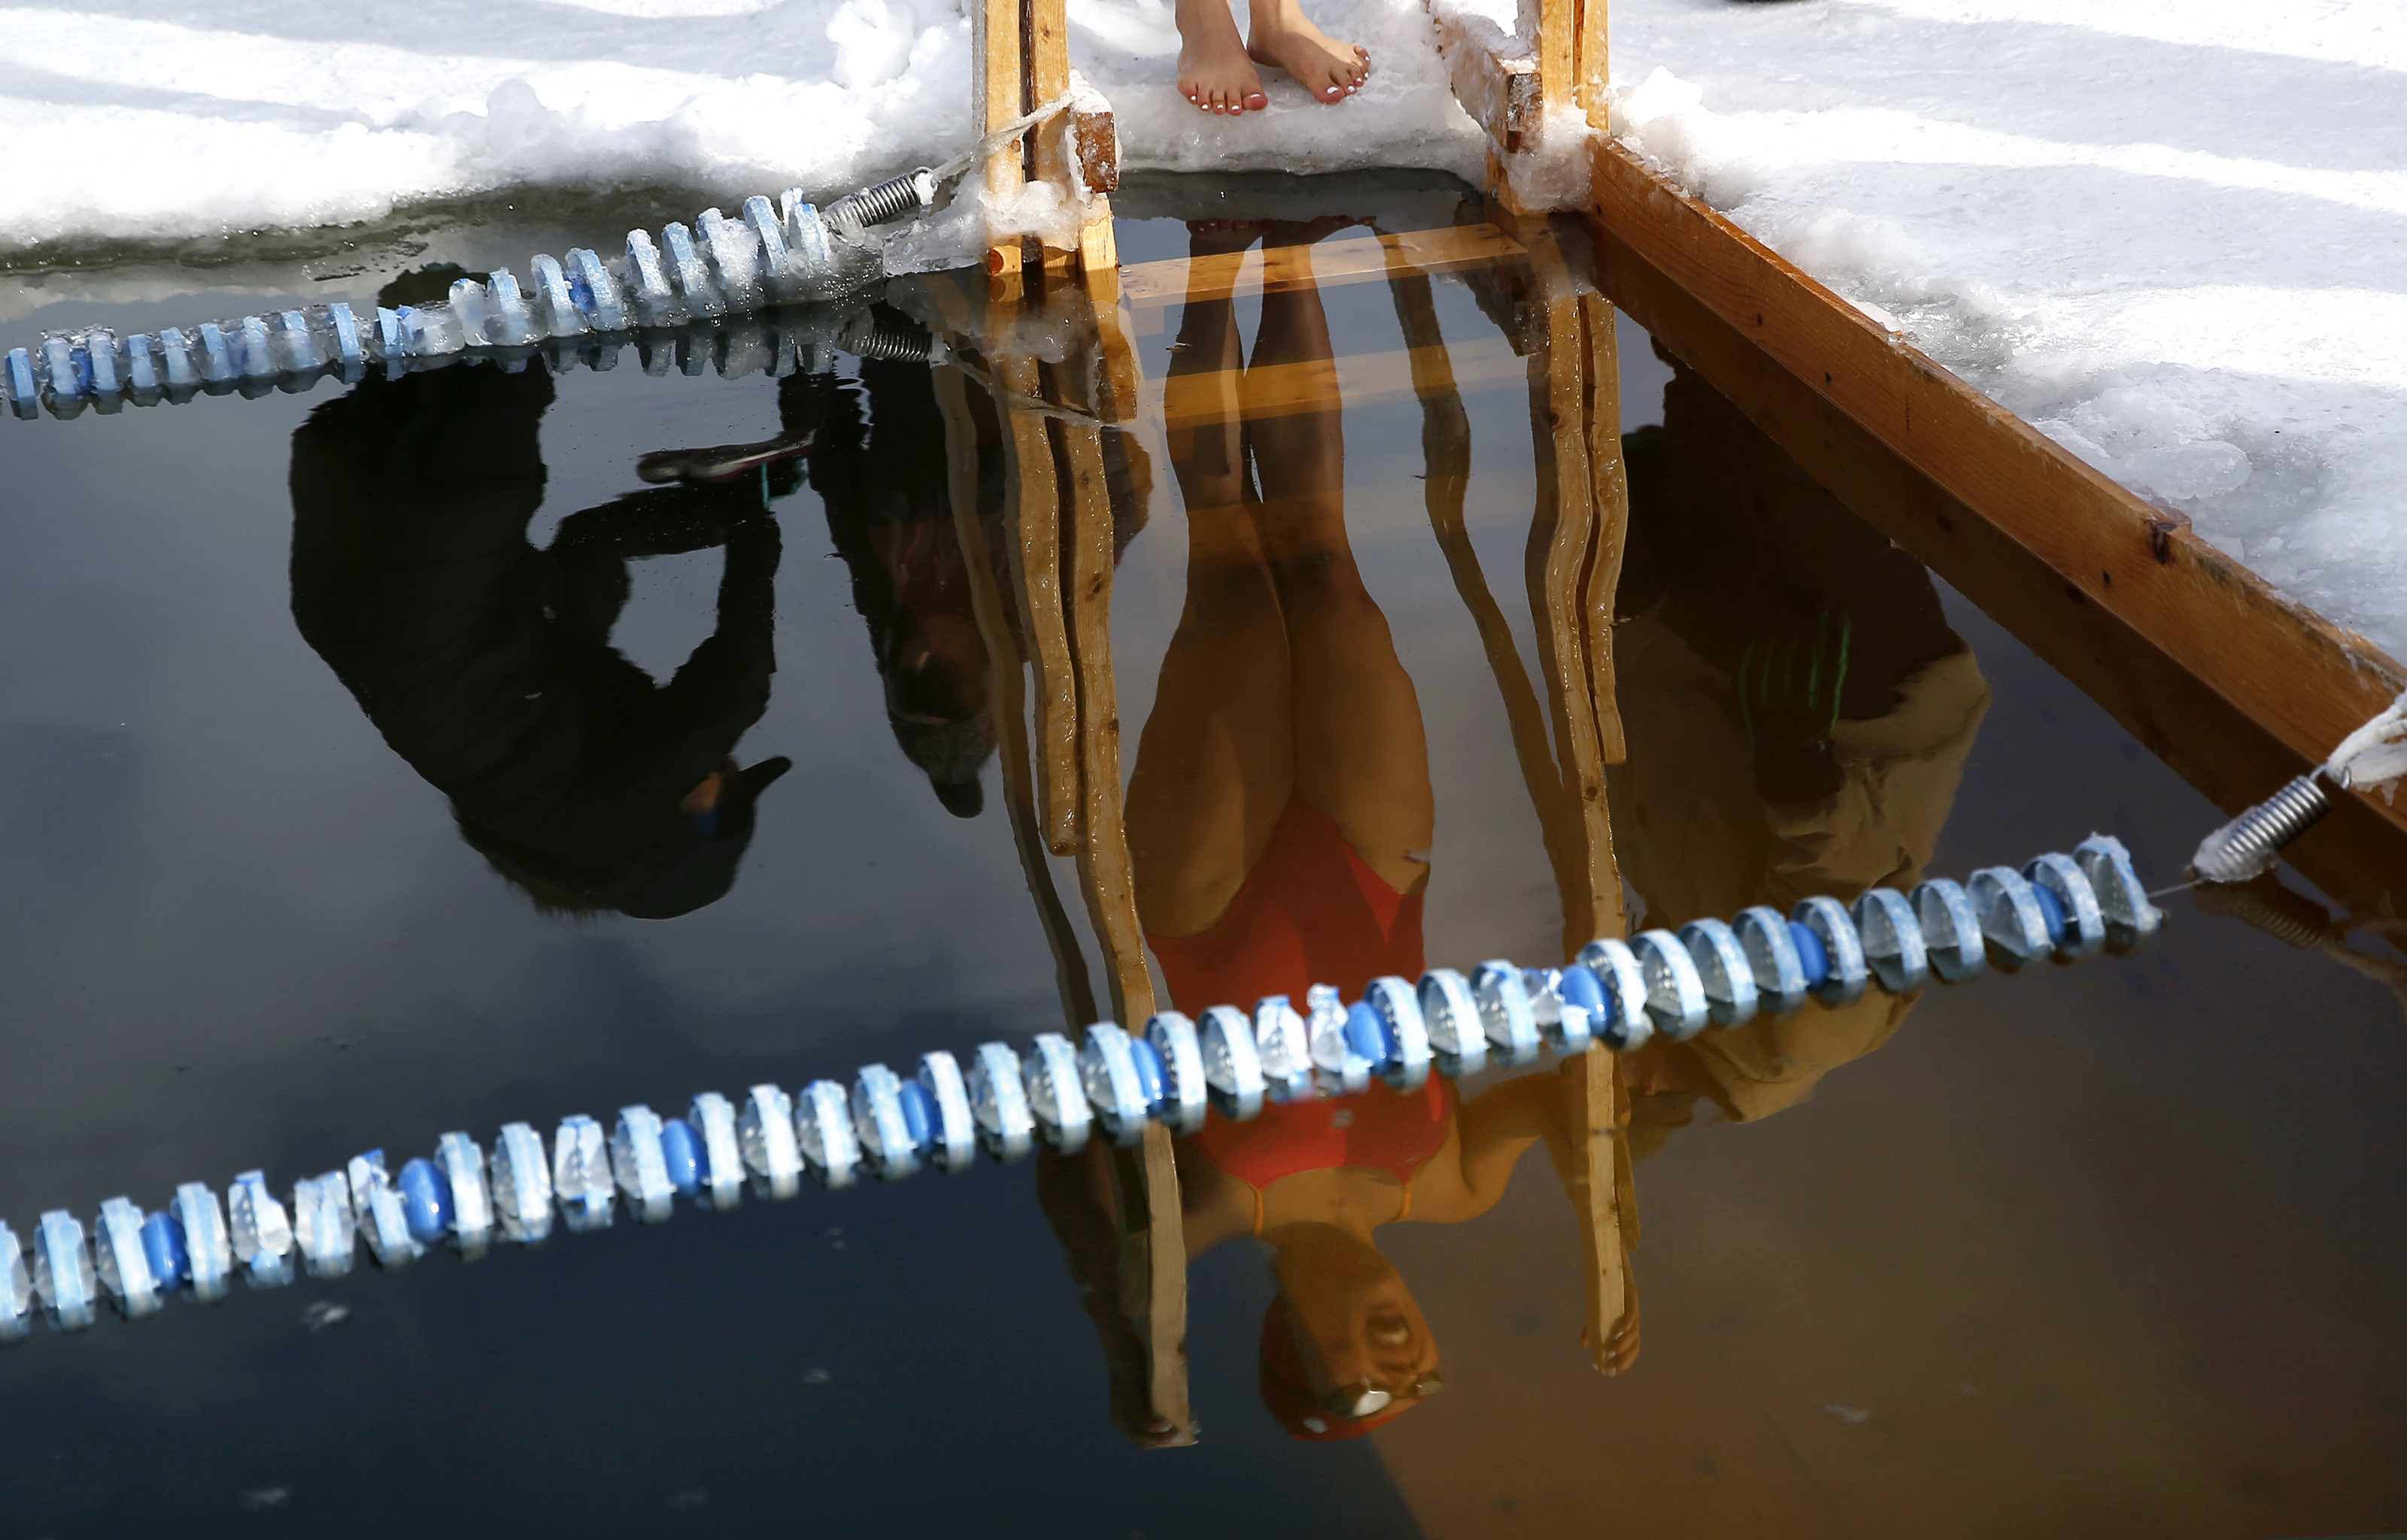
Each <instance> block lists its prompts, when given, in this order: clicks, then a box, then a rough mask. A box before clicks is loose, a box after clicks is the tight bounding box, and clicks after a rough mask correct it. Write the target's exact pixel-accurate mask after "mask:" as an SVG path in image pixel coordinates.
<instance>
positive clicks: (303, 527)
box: [292, 364, 789, 919]
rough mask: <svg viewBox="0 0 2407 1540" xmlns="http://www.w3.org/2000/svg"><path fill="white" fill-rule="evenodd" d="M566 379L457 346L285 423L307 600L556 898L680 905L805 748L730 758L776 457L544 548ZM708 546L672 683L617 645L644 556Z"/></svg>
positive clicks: (393, 718) (709, 896) (382, 708)
mask: <svg viewBox="0 0 2407 1540" xmlns="http://www.w3.org/2000/svg"><path fill="white" fill-rule="evenodd" d="M551 396H552V387H551V381H550V378H549V376H548V374H545V373H544V372H543V370H542V367H541V365H540V364H530V366H529V367H528V368H527V369H526V370H525V371H524V372H523V373H520V374H504V373H502V372H501V371H500V370H499V369H498V368H496V367H493V366H491V365H478V366H473V367H471V366H464V365H463V366H458V367H454V368H450V369H444V370H437V371H434V372H432V373H427V374H408V375H405V376H404V377H402V378H401V379H398V380H384V379H379V378H371V379H369V380H367V381H366V382H364V383H363V384H362V385H360V386H359V387H358V388H357V389H353V390H352V391H351V392H349V394H348V395H346V396H344V397H342V398H341V399H339V400H337V401H334V402H331V403H327V404H326V405H324V406H322V407H320V408H319V409H318V410H317V411H315V412H313V413H312V414H311V415H310V417H309V420H308V421H307V422H306V423H305V424H304V425H303V426H302V428H301V429H300V431H298V432H296V433H295V434H294V435H293V444H292V502H293V533H292V611H293V617H294V619H295V620H296V621H297V622H298V623H299V625H300V628H301V633H302V635H303V636H304V637H305V638H306V640H307V641H308V643H309V644H310V645H311V646H312V647H314V648H315V649H317V651H318V653H319V655H320V657H324V658H325V659H326V661H327V662H328V664H330V665H331V666H332V667H333V668H334V670H335V673H336V675H337V676H339V677H340V678H341V679H342V681H343V683H344V685H346V686H347V687H349V690H350V691H351V693H352V695H353V696H355V697H356V698H357V699H358V700H359V702H360V705H361V708H362V709H363V710H364V711H365V712H366V713H367V714H368V717H369V719H370V720H371V721H373V722H374V723H375V724H376V725H377V728H378V730H380V731H381V732H382V733H383V734H384V736H385V741H386V742H389V743H391V744H392V747H393V749H394V751H395V752H396V753H398V754H399V755H400V756H402V757H403V758H404V759H406V760H407V761H408V762H409V764H410V766H411V768H412V769H414V770H417V771H418V772H419V773H420V775H422V776H424V777H425V778H426V779H427V781H428V782H429V783H431V784H434V786H435V787H436V788H437V789H439V790H441V791H442V792H443V793H444V794H445V795H446V796H448V797H449V798H450V799H451V805H452V811H453V813H454V815H455V816H456V817H457V819H458V821H459V827H460V832H461V834H462V836H463V838H464V839H466V840H467V841H468V842H469V843H470V844H471V845H473V846H475V847H476V848H477V851H478V852H480V853H481V854H482V855H485V856H486V858H487V859H488V860H490V861H491V863H492V865H493V868H494V869H495V870H497V871H499V872H501V873H502V875H503V876H505V877H506V878H507V879H509V880H510V881H511V882H512V883H516V884H518V885H519V886H520V887H521V888H522V889H524V890H525V891H526V892H527V893H528V894H529V895H530V896H531V897H534V900H535V902H536V905H537V906H538V907H539V908H542V909H545V910H547V911H566V912H571V913H593V912H599V911H610V910H615V911H619V912H621V913H624V914H628V915H632V916H634V917H636V918H639V919H666V918H670V917H673V916H675V915H679V914H684V913H687V912H689V911H692V910H695V909H699V908H701V907H702V906H703V905H705V904H707V903H710V902H712V901H713V900H715V899H717V898H719V897H721V896H722V895H724V894H725V893H726V892H727V890H728V888H729V887H730V885H731V884H732V883H733V882H734V879H735V869H736V866H737V863H738V862H739V860H740V859H741V858H742V855H743V852H744V848H745V845H746V844H747V843H748V841H749V840H750V839H751V835H752V819H753V800H754V798H756V797H758V796H759V794H760V792H761V791H762V788H763V787H765V786H767V785H768V784H769V783H770V782H772V781H774V780H776V778H777V777H778V776H779V775H780V774H782V773H784V771H785V770H786V769H787V768H788V765H789V761H787V760H785V759H782V758H778V759H769V760H764V761H762V763H760V764H756V765H754V766H752V767H751V768H750V769H748V770H739V769H738V768H737V766H736V762H735V760H734V759H733V757H731V756H732V755H733V751H734V748H735V745H736V742H737V741H738V740H740V739H741V738H742V737H743V736H744V734H745V732H746V731H747V730H748V729H749V728H751V726H752V724H753V723H755V722H756V721H758V720H759V719H760V716H761V713H762V711H763V710H765V709H766V707H767V705H768V700H769V678H770V674H771V673H772V672H773V671H775V668H776V657H775V653H774V651H773V645H774V629H773V610H774V597H773V594H772V589H771V580H772V578H773V577H774V576H775V574H776V568H777V551H778V544H777V527H776V522H775V521H774V520H773V519H771V518H770V517H768V516H767V508H766V501H765V500H766V495H767V493H768V491H769V490H770V486H769V477H768V474H767V473H756V474H754V475H752V476H750V477H748V478H746V479H743V480H740V481H737V482H734V483H731V484H728V485H724V486H715V487H675V488H662V489H658V490H653V491H647V492H638V493H635V494H634V495H632V496H629V497H624V498H621V499H620V500H618V501H617V502H611V503H606V504H605V505H603V506H601V507H598V508H591V509H588V510H586V511H585V512H583V513H580V514H577V515H575V516H571V517H570V518H568V519H566V520H564V521H563V523H562V525H561V527H560V532H559V534H558V535H557V537H556V538H555V539H554V540H553V541H552V543H551V544H550V545H549V546H548V548H546V549H542V550H538V549H536V548H535V547H534V546H533V545H532V544H529V543H528V541H527V538H526V528H527V523H528V521H529V520H530V519H531V518H533V517H534V514H535V512H536V510H537V509H538V507H539V506H540V505H541V503H542V502H543V487H544V481H545V469H544V464H543V459H542V457H541V454H540V452H539V450H538V448H537V445H536V426H537V423H538V421H539V419H540V418H541V417H542V414H543V411H544V409H545V407H547V406H548V405H549V404H550V402H551ZM781 469H782V468H776V467H773V468H772V471H773V472H776V471H780V470H781ZM712 545H720V546H724V547H725V550H726V569H725V574H724V576H723V577H722V578H721V580H720V584H719V624H718V629H717V630H716V632H715V633H714V634H713V635H712V636H711V637H710V638H709V640H707V641H705V642H704V643H702V645H700V646H699V647H697V648H695V649H694V652H693V655H692V657H690V658H689V659H688V660H687V661H686V663H685V665H684V667H682V668H680V669H679V670H678V671H677V674H676V676H675V677H674V678H673V679H672V680H671V681H670V682H669V683H668V684H666V685H656V684H655V683H654V682H653V681H652V679H651V677H650V676H649V675H648V674H647V673H645V672H644V671H642V670H641V669H639V668H637V667H636V666H635V665H634V664H633V663H631V662H629V661H628V660H627V659H626V658H625V657H621V656H620V654H619V653H618V652H617V651H616V650H615V649H613V648H612V647H611V645H610V630H611V628H612V626H613V625H614V624H615V622H616V621H617V618H618V615H619V612H620V608H621V607H622V606H623V605H624V604H625V602H626V599H627V594H628V572H627V563H628V561H629V560H630V559H631V558H638V557H644V556H655V555H663V554H668V553H673V552H681V551H693V550H701V549H705V548H706V547H708V546H712Z"/></svg>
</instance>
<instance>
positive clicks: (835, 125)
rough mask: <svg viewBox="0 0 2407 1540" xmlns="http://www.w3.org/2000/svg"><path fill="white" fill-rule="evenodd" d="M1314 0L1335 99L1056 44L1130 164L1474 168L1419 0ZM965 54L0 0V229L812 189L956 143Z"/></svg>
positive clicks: (309, 8)
mask: <svg viewBox="0 0 2407 1540" xmlns="http://www.w3.org/2000/svg"><path fill="white" fill-rule="evenodd" d="M1320 9H1321V12H1322V15H1323V20H1324V22H1325V24H1327V25H1328V26H1329V27H1330V28H1331V29H1332V31H1334V32H1337V33H1338V34H1339V35H1345V36H1349V37H1352V38H1354V39H1355V40H1357V41H1360V42H1361V43H1362V44H1363V45H1364V46H1365V47H1367V48H1369V49H1372V51H1373V55H1374V60H1375V61H1376V62H1377V64H1378V66H1379V68H1378V72H1377V74H1376V75H1375V76H1374V78H1373V80H1372V82H1371V83H1370V84H1369V86H1367V87H1366V88H1365V90H1364V91H1363V92H1360V94H1359V95H1357V96H1355V97H1354V98H1352V99H1351V100H1349V101H1347V102H1346V103H1344V104H1342V105H1340V106H1334V107H1329V106H1320V105H1319V104H1317V103H1314V102H1312V101H1311V100H1310V99H1309V98H1308V97H1307V96H1306V95H1305V94H1304V92H1303V90H1302V88H1300V87H1297V86H1295V85H1294V84H1293V82H1291V81H1289V80H1287V79H1286V78H1284V77H1283V76H1280V77H1275V78H1273V79H1272V80H1271V81H1270V82H1269V89H1270V94H1271V96H1272V99H1273V105H1272V107H1271V110H1270V111H1269V112H1267V113H1264V114H1261V115H1259V116H1248V117H1247V118H1246V119H1243V120H1233V121H1232V120H1212V119H1209V118H1205V117H1203V116H1202V115H1200V114H1198V113H1196V112H1195V110H1194V109H1193V108H1192V107H1189V106H1188V105H1187V104H1186V102H1185V101H1183V100H1182V99H1181V98H1179V97H1178V95H1177V94H1176V92H1175V90H1174V82H1175V78H1176V63H1177V54H1178V35H1177V32H1176V29H1175V27H1174V26H1173V25H1172V21H1171V12H1170V7H1169V6H1168V5H1167V4H1166V3H1164V0H1076V3H1075V4H1074V5H1073V7H1072V47H1073V52H1074V56H1075V59H1076V61H1077V63H1078V64H1079V65H1080V67H1081V68H1082V69H1084V70H1085V72H1086V73H1087V74H1088V75H1089V76H1090V78H1092V79H1093V80H1094V81H1095V83H1096V84H1097V85H1099V86H1101V87H1102V88H1103V89H1104V91H1105V92H1109V93H1110V95H1111V96H1112V98H1113V101H1114V104H1115V106H1116V107H1117V109H1118V115H1119V121H1120V132H1121V143H1122V145H1123V147H1124V152H1125V158H1126V162H1127V163H1128V164H1129V165H1130V166H1131V167H1132V168H1138V169H1143V168H1149V167H1152V168H1165V169H1199V168H1203V167H1211V168H1215V169H1221V170H1228V169H1273V168H1275V169H1288V170H1300V171H1336V170H1345V169H1348V168H1352V167H1359V166H1373V165H1400V166H1433V167H1446V168H1458V169H1471V170H1474V171H1475V169H1476V167H1477V164H1478V155H1479V146H1478V139H1477V133H1476V130H1474V128H1473V127H1472V125H1471V123H1470V121H1469V120H1468V119H1466V118H1464V117H1463V116H1462V114H1461V113H1460V110H1459V109H1457V108H1456V107H1455V106H1454V105H1453V98H1452V96H1451V94H1450V93H1449V92H1447V90H1446V83H1445V80H1444V78H1443V77H1442V76H1441V75H1440V73H1439V70H1438V66H1437V63H1436V60H1435V57H1434V55H1433V53H1432V51H1431V48H1430V46H1429V44H1428V42H1427V33H1428V23H1427V21H1426V19H1425V17H1424V15H1423V13H1422V12H1421V10H1420V8H1419V0H1329V3H1327V4H1324V5H1323V6H1322V7H1320ZM969 62H970V32H969V23H968V21H967V20H966V19H965V17H964V15H963V13H962V11H961V7H960V5H959V4H958V0H546V3H543V4H518V5H507V4H504V5H493V4H488V3H486V0H354V3H353V4H349V5H346V6H340V7H331V6H320V5H314V4H308V3H306V0H116V3H114V4H111V5H110V6H109V7H108V8H107V11H106V12H105V13H103V12H101V11H98V10H75V9H68V8H49V7H36V6H0V144H5V145H6V146H7V172H6V175H0V253H5V252H6V251H7V250H9V249H11V248H15V249H18V250H20V251H21V250H22V248H25V247H41V246H50V245H54V244H55V245H60V246H65V247H90V246H92V245H93V244H96V243H113V242H130V243H144V244H153V243H160V242H170V241H175V240H178V239H185V238H191V237H195V236H208V235H214V234H219V233H225V232H228V231H235V230H249V229H259V228H306V227H312V226H322V225H336V224H349V223H357V222H363V221H365V222H372V221H376V220H378V219H384V218H386V217H388V216H389V215H391V214H392V212H393V211H394V210H395V209H396V208H402V207H406V206H408V205H422V204H427V203H432V202H436V201H440V200H446V199H456V198H461V197H463V196H468V195H472V194H480V193H490V192H499V191H515V190H520V189H526V188H543V187H576V188H614V187H631V186H637V185H656V186H666V187H677V188H691V189H695V190H697V191H706V192H708V193H710V194H712V195H713V196H719V195H733V196H741V195H742V194H744V193H748V192H760V191H772V192H773V191H776V190H778V189H780V188H785V187H791V186H796V185H800V186H803V187H805V188H809V189H811V190H812V191H815V192H823V193H826V194H829V195H833V194H834V193H838V192H843V191H850V190H851V189H853V188H855V187H858V186H861V185H862V184H863V183H865V182H867V181H869V180H871V179H873V178H874V177H878V176H881V175H884V174H886V173H888V172H890V171H892V170H896V169H900V168H902V167H905V166H909V165H912V164H917V163H922V162H933V161H937V160H941V159H943V158H944V157H945V156H947V155H949V154H951V153H953V152H954V151H956V150H958V149H960V148H962V147H964V146H965V145H966V144H967V143H968V142H969V139H970V136H971V135H970V132H969V119H968V104H969V84H968V82H969ZM705 201H709V200H708V199H705ZM731 206H732V205H731Z"/></svg>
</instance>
